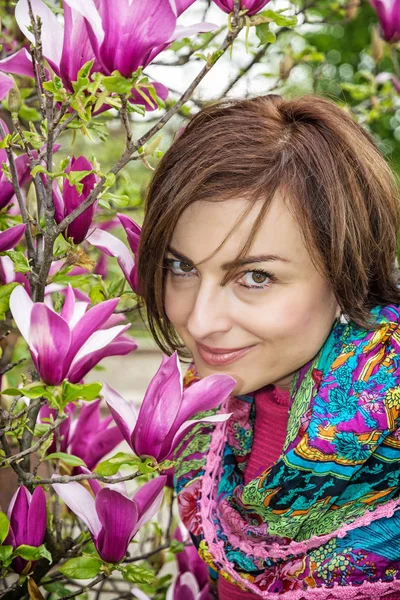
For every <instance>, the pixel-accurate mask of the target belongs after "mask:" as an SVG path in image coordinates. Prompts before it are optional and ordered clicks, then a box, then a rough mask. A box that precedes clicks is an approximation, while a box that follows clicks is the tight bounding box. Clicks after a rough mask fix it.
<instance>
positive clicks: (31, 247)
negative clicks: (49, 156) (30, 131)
mask: <svg viewBox="0 0 400 600" xmlns="http://www.w3.org/2000/svg"><path fill="white" fill-rule="evenodd" d="M0 136H1V138H2V139H4V138H5V136H6V132H5V130H4V127H3V125H2V124H1V122H0ZM5 151H6V153H7V158H8V162H9V165H10V172H11V179H12V186H13V188H14V192H15V195H16V197H17V200H18V206H19V210H20V212H21V216H22V221H23V222H24V223H25V225H26V230H25V236H26V245H27V248H28V258H29V262H30V263H31V264H34V261H35V246H34V243H33V237H32V232H31V230H30V227H29V219H28V211H27V209H26V206H25V202H24V199H23V197H22V192H21V188H20V185H19V181H18V173H17V168H16V166H15V160H14V155H13V151H12V149H11V148H10V147H8V146H7V147H6V148H5Z"/></svg>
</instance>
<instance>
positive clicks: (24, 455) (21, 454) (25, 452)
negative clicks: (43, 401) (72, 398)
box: [0, 405, 69, 471]
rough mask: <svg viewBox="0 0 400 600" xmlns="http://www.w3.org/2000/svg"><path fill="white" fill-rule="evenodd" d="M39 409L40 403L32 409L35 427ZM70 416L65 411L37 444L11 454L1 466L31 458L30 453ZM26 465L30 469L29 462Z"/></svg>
mask: <svg viewBox="0 0 400 600" xmlns="http://www.w3.org/2000/svg"><path fill="white" fill-rule="evenodd" d="M39 410H40V405H38V406H37V407H35V410H33V411H32V412H33V413H34V416H35V420H34V424H33V427H34V426H35V423H36V419H37V415H38V412H39ZM68 416H69V415H68V414H65V413H64V414H62V415H60V416H59V417H57V419H56V420H55V421H54V423H52V425H50V427H49V428H48V430H47V431H46V432H45V433H44V434H43V435H42V436H41V437H40V438H39V439H38V441H37V442H36V443H35V444H33V446H30V447H29V448H25V449H23V450H22V451H21V452H18V454H14V455H13V456H10V457H9V458H7V459H5V460H2V461H1V462H0V467H4V466H8V465H11V464H12V463H14V462H16V461H18V460H20V459H21V458H24V461H25V459H26V458H28V459H29V455H30V454H32V452H36V451H37V450H39V448H40V446H41V445H42V444H43V442H45V441H46V440H47V439H48V438H49V437H50V435H51V434H52V432H53V431H54V430H55V429H56V428H57V427H58V426H59V425H61V423H62V422H63V421H65V420H66V419H68ZM31 417H32V415H31ZM31 417H30V419H29V421H30V422H31ZM27 429H28V428H27V427H26V428H25V430H24V433H25V431H26V430H27ZM32 429H33V428H32ZM29 433H30V435H31V439H32V433H31V432H29ZM22 440H23V438H22ZM24 466H25V468H24V471H29V463H28V464H27V465H25V464H24Z"/></svg>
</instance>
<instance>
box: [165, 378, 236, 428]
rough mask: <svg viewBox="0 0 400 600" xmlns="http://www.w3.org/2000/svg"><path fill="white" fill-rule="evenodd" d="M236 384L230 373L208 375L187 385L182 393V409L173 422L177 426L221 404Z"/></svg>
mask: <svg viewBox="0 0 400 600" xmlns="http://www.w3.org/2000/svg"><path fill="white" fill-rule="evenodd" d="M235 385H236V380H235V379H234V378H233V377H231V376H230V375H208V376H207V377H204V378H203V379H200V380H199V381H196V382H195V383H194V384H193V385H191V386H190V387H188V388H187V389H186V390H185V391H184V393H183V400H182V409H181V410H180V411H179V416H178V418H177V421H176V423H175V424H174V425H175V426H176V427H177V428H178V427H180V426H181V425H182V423H184V422H185V421H187V419H190V418H192V417H193V416H195V415H197V413H199V412H203V411H205V410H211V409H212V408H215V407H216V406H219V405H220V404H222V402H223V401H224V400H226V398H228V396H229V395H230V393H231V392H232V390H233V389H234V387H235Z"/></svg>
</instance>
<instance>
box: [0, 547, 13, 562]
mask: <svg viewBox="0 0 400 600" xmlns="http://www.w3.org/2000/svg"><path fill="white" fill-rule="evenodd" d="M12 553H13V547H12V546H0V563H5V562H10V561H8V559H9V558H10V557H11V555H12Z"/></svg>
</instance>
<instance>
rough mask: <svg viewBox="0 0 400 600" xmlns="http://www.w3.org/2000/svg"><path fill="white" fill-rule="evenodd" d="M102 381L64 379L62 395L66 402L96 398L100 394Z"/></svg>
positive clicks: (88, 400)
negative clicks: (87, 381) (70, 380)
mask: <svg viewBox="0 0 400 600" xmlns="http://www.w3.org/2000/svg"><path fill="white" fill-rule="evenodd" d="M102 387H103V384H102V383H99V382H95V383H70V382H69V381H67V380H65V381H63V385H62V397H63V401H64V402H65V404H68V402H73V401H74V400H86V401H87V402H90V401H91V400H96V399H97V398H99V396H100V392H101V388H102Z"/></svg>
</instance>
